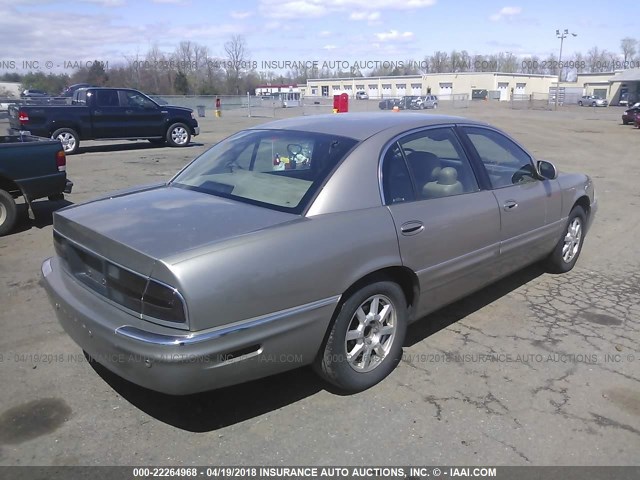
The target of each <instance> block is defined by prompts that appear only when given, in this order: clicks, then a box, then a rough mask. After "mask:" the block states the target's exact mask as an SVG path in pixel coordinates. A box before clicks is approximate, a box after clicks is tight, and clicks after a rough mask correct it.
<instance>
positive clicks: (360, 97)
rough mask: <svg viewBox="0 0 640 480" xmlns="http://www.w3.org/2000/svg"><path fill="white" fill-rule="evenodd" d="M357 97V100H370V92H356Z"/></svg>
mask: <svg viewBox="0 0 640 480" xmlns="http://www.w3.org/2000/svg"><path fill="white" fill-rule="evenodd" d="M356 99H357V100H369V94H368V93H367V92H364V91H359V92H356Z"/></svg>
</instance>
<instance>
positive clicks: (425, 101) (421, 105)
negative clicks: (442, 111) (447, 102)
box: [411, 95, 438, 110]
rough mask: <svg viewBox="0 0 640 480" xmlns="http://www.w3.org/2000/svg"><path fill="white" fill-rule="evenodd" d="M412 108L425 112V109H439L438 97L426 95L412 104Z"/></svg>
mask: <svg viewBox="0 0 640 480" xmlns="http://www.w3.org/2000/svg"><path fill="white" fill-rule="evenodd" d="M411 108H412V109H414V110H424V109H425V108H438V97H436V96H435V95H426V96H424V97H418V98H416V99H415V100H413V101H412V102H411Z"/></svg>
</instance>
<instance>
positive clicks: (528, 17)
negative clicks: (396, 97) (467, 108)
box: [0, 0, 640, 72]
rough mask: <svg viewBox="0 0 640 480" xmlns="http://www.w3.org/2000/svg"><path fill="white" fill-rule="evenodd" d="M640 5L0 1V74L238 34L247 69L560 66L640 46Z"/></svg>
mask: <svg viewBox="0 0 640 480" xmlns="http://www.w3.org/2000/svg"><path fill="white" fill-rule="evenodd" d="M639 17H640V3H638V2H636V1H631V2H626V3H625V4H624V6H622V4H620V7H619V8H617V7H616V8H611V7H606V6H605V4H604V3H601V2H599V3H598V4H597V5H596V4H595V2H594V4H593V5H589V4H588V2H585V0H562V1H558V0H553V1H551V0H539V1H536V2H523V1H521V0H516V1H513V2H512V1H511V0H497V1H496V0H486V1H483V2H477V1H471V0H455V1H454V0H234V1H221V0H209V1H206V0H203V1H201V0H75V1H69V0H65V1H55V0H49V1H47V0H40V1H37V0H19V1H15V0H0V40H1V41H2V45H3V48H2V50H0V71H2V72H7V71H11V70H12V69H15V70H18V71H19V70H20V69H21V68H23V66H24V62H25V61H27V62H32V63H31V65H34V63H33V62H34V61H35V62H37V65H38V68H39V69H41V70H44V69H51V70H52V71H54V72H60V71H62V70H65V69H69V68H76V67H77V65H78V62H84V61H87V60H100V61H105V62H108V63H109V65H115V64H117V63H118V62H121V63H124V62H126V60H127V59H132V58H135V57H136V55H138V56H142V57H144V55H145V53H146V52H147V51H148V50H149V49H150V48H152V47H154V46H157V48H158V49H160V50H161V51H163V52H167V53H170V52H172V51H173V50H174V49H175V47H176V46H177V45H178V44H179V43H180V42H181V41H185V40H190V41H193V42H196V43H198V44H201V45H205V46H207V47H208V48H209V49H210V52H211V53H212V54H213V55H214V56H220V57H223V56H224V43H225V42H226V41H228V40H229V39H230V38H231V36H232V35H234V34H238V35H242V36H243V37H244V38H245V40H246V44H247V47H248V49H249V53H250V57H251V59H252V60H256V61H257V62H258V70H261V68H260V67H261V66H262V62H271V61H287V60H288V61H305V62H308V61H320V62H324V61H347V62H367V61H372V60H373V61H396V62H397V61H399V60H406V59H409V58H412V59H417V60H420V59H422V58H424V56H425V55H430V54H432V53H433V52H434V51H436V50H444V51H447V52H450V51H451V50H454V49H455V50H467V51H468V52H469V53H470V54H471V55H473V54H480V53H482V54H491V53H498V52H501V51H503V52H511V53H513V54H515V55H517V56H528V55H538V56H540V57H543V58H546V57H547V56H548V55H550V54H553V55H554V56H556V57H557V55H558V50H559V48H560V40H559V39H558V38H556V29H561V30H564V29H565V28H566V29H568V30H569V31H570V32H571V33H576V34H577V36H575V37H574V36H569V37H568V38H567V39H566V40H565V41H564V49H563V58H565V56H566V55H570V54H572V53H573V52H576V51H581V52H583V53H585V54H586V52H587V51H588V50H589V49H590V48H592V47H594V46H597V47H598V48H600V49H607V50H609V51H615V52H617V53H620V40H621V39H622V38H623V37H627V36H631V37H635V38H637V39H638V40H639V41H640V29H638V27H637V19H638V18H639Z"/></svg>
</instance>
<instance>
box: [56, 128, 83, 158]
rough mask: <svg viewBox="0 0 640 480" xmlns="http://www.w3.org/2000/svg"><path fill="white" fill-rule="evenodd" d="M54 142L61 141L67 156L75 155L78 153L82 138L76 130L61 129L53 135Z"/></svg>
mask: <svg viewBox="0 0 640 480" xmlns="http://www.w3.org/2000/svg"><path fill="white" fill-rule="evenodd" d="M51 138H52V139H53V140H60V143H62V149H63V150H64V153H65V154H66V155H73V154H74V153H76V152H77V151H78V147H79V146H80V138H79V137H78V134H77V133H76V131H75V130H73V129H71V128H59V129H58V130H56V131H55V132H53V133H52V134H51Z"/></svg>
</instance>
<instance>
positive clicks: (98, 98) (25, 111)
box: [9, 87, 200, 154]
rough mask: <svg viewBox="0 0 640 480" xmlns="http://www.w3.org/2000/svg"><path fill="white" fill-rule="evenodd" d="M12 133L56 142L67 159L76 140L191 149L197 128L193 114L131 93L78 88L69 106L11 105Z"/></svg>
mask: <svg viewBox="0 0 640 480" xmlns="http://www.w3.org/2000/svg"><path fill="white" fill-rule="evenodd" d="M9 125H10V131H11V132H12V133H20V132H25V131H26V132H28V133H30V134H32V135H37V136H40V137H51V138H53V139H57V140H60V142H61V143H62V146H63V147H64V151H65V153H66V154H72V153H76V152H77V150H78V146H79V145H80V140H115V139H118V140H123V139H126V140H137V139H147V140H149V141H151V142H152V143H156V144H164V143H165V142H166V143H168V144H169V145H171V146H172V147H184V146H187V145H189V142H190V141H191V136H195V135H198V134H199V133H200V128H199V127H198V121H197V120H196V118H195V115H194V114H193V110H191V109H190V108H184V107H173V106H169V105H162V106H161V105H158V104H157V103H156V102H154V101H153V100H151V99H150V98H149V97H147V96H146V95H145V94H143V93H140V92H138V91H137V90H132V89H129V88H97V87H92V88H81V89H79V90H77V91H76V92H74V94H73V101H72V102H71V105H42V106H41V105H10V106H9Z"/></svg>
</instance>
